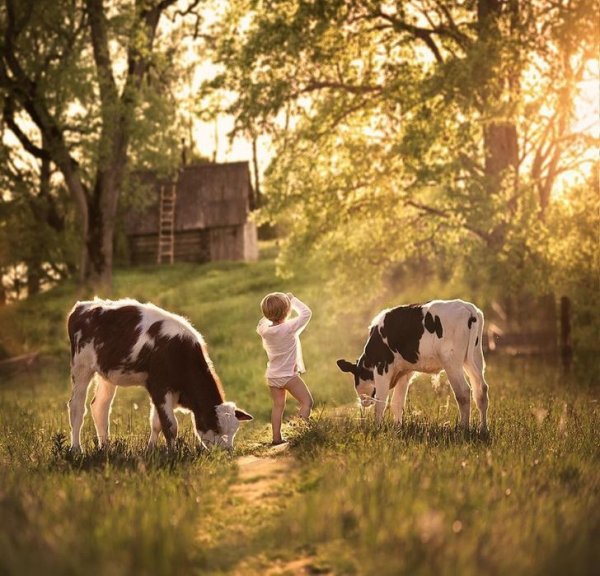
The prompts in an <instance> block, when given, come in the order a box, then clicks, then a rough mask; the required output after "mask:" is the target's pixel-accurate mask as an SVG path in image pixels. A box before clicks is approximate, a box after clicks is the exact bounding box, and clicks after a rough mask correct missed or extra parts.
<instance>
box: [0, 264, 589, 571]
mask: <svg viewBox="0 0 600 576" xmlns="http://www.w3.org/2000/svg"><path fill="white" fill-rule="evenodd" d="M272 290H286V291H287V290H291V291H293V292H295V293H297V294H298V295H299V296H300V297H302V298H303V299H305V300H306V301H307V302H308V303H309V305H311V307H312V308H313V311H314V316H313V320H312V321H311V324H310V325H309V328H308V329H307V331H306V332H305V333H304V335H303V346H304V351H305V357H306V360H307V364H308V367H309V372H308V373H307V375H306V381H307V383H308V385H309V387H310V388H311V390H312V391H313V393H314V396H315V398H316V400H317V406H316V410H315V413H314V419H313V420H312V422H311V423H310V424H309V425H308V426H298V425H291V424H288V425H286V432H287V434H288V437H289V438H290V439H291V440H292V442H291V448H290V450H289V452H290V453H291V454H292V455H293V456H294V457H295V460H296V462H297V463H296V465H295V466H293V467H292V468H291V469H290V473H289V477H288V478H287V479H286V480H285V481H284V482H283V483H280V484H277V485H276V486H275V487H274V488H273V490H275V492H274V493H272V494H270V496H269V498H266V499H265V500H264V501H260V500H259V501H256V502H248V501H246V500H244V498H243V497H242V496H239V495H236V493H235V492H233V491H231V489H230V487H231V484H232V483H234V482H235V481H236V473H237V465H236V457H237V456H238V455H240V454H249V453H252V454H258V455H264V454H266V453H268V450H267V448H266V447H265V445H266V444H267V442H268V440H269V427H268V416H269V411H270V401H269V396H268V392H267V391H266V389H265V384H264V382H263V373H264V368H265V358H264V352H263V350H262V348H261V345H260V339H259V338H258V336H256V334H255V332H254V330H255V326H256V323H257V321H258V318H259V315H260V311H259V307H258V303H259V302H260V299H261V297H262V296H263V295H264V294H265V293H266V292H269V291H272ZM89 296H90V295H89V294H84V295H80V294H78V293H77V289H76V288H75V286H74V285H69V284H64V285H62V286H60V287H59V288H57V289H55V290H53V291H51V292H49V293H46V294H42V295H39V296H38V297H36V298H34V299H32V300H30V301H27V302H20V303H18V304H16V305H14V306H10V307H6V308H4V309H0V344H1V345H2V346H3V347H4V349H5V350H7V351H8V352H10V353H11V354H16V353H21V352H25V351H41V352H42V353H43V354H44V355H45V357H46V358H47V359H46V360H45V361H44V363H43V364H42V367H41V368H40V369H35V370H31V371H29V372H22V373H20V374H16V375H12V376H6V375H4V376H0V378H2V379H1V380H0V430H1V431H2V433H1V434H0V519H1V520H2V521H1V522H0V574H15V575H17V574H18V575H23V574H24V575H27V574H45V575H46V576H54V575H59V574H61V575H62V574H83V573H87V572H90V573H94V574H107V575H111V576H112V575H116V576H119V575H121V574H123V575H125V574H159V575H160V574H174V573H184V572H185V573H192V574H231V573H243V574H264V573H265V572H266V571H267V570H268V569H272V568H273V567H274V566H276V565H278V566H281V567H282V568H281V570H282V571H283V570H285V566H286V562H287V561H289V560H294V559H299V558H300V559H304V560H306V562H308V564H306V565H307V566H308V570H309V571H312V572H313V573H324V572H330V573H337V574H377V575H379V574H407V575H408V574H465V575H467V576H468V575H471V574H473V575H475V574H478V575H479V574H498V575H501V574H509V573H510V574H522V575H529V574H540V575H541V574H592V573H594V570H595V567H596V566H597V565H598V562H599V561H600V558H598V552H597V546H596V543H597V541H598V536H600V530H599V527H600V515H599V510H600V506H599V504H600V502H599V501H598V499H599V493H600V476H599V471H598V470H599V469H598V455H599V451H598V440H597V438H598V433H597V431H598V429H599V424H600V423H599V422H598V403H597V401H598V394H597V388H596V387H595V378H596V375H595V373H593V372H591V371H589V372H585V373H581V374H574V375H571V376H570V377H568V378H567V377H563V376H562V375H561V373H560V371H559V370H557V369H556V368H555V367H554V366H553V364H552V363H542V362H525V361H522V360H510V359H502V358H498V357H490V358H489V359H488V373H487V379H488V382H489V384H490V395H491V407H490V434H489V436H487V437H480V436H478V435H477V434H476V433H474V432H472V433H467V434H464V433H462V432H460V431H458V430H456V429H455V422H456V417H457V409H456V406H455V403H454V399H453V397H452V395H451V391H450V389H449V387H448V385H447V383H446V382H445V379H444V378H442V383H441V385H440V386H438V387H434V386H432V384H431V382H430V379H429V378H427V377H421V378H420V379H419V380H418V381H417V382H416V383H415V384H413V386H412V388H411V390H410V392H409V398H408V404H407V410H406V416H405V424H404V426H403V427H402V428H401V429H398V428H396V427H394V426H393V425H392V424H391V423H389V422H387V423H386V424H384V425H383V426H382V427H381V428H376V427H375V426H374V423H373V421H372V415H370V414H369V415H367V417H366V418H365V419H361V418H360V413H359V411H358V408H357V407H356V406H355V404H354V402H355V400H354V391H353V386H352V382H351V379H350V378H348V377H347V375H343V374H341V373H339V372H338V371H337V368H336V366H335V360H336V359H337V358H339V357H347V358H352V357H355V356H356V355H357V353H358V352H359V351H360V348H361V346H362V344H363V341H364V337H365V334H366V328H365V326H366V323H367V322H368V319H369V317H370V316H371V315H372V314H373V313H374V312H375V310H376V308H377V306H376V305H374V306H375V307H374V308H371V309H365V308H361V309H356V310H352V313H349V314H347V315H339V314H334V313H333V312H332V308H331V307H330V306H329V305H328V302H327V299H326V298H325V297H324V294H323V291H322V279H321V278H320V277H319V274H318V273H316V272H315V274H314V276H303V277H302V278H297V279H295V280H293V281H292V280H287V281H282V280H280V279H278V278H277V277H276V276H275V274H274V264H273V262H272V261H261V262H258V263H255V264H239V263H230V264H211V265H207V266H192V265H176V266H173V267H170V268H157V267H148V268H140V269H134V270H125V271H119V272H117V274H116V275H115V292H114V294H113V297H120V296H132V297H136V298H138V299H140V300H143V301H146V300H150V301H153V302H154V303H156V304H158V305H161V306H164V307H166V308H168V309H170V310H173V311H175V312H178V313H181V314H183V315H185V316H187V317H188V318H189V319H190V320H191V321H192V322H193V323H194V325H195V326H196V327H197V328H198V329H199V330H200V331H201V332H202V333H203V334H204V336H205V338H206V340H207V342H208V346H209V351H210V354H211V356H212V359H213V361H214V363H215V366H216V369H217V372H218V373H219V375H220V377H221V379H222V381H223V384H224V388H225V391H226V394H227V396H228V398H229V399H232V400H235V401H236V402H237V403H238V405H240V406H242V407H243V408H245V409H247V410H249V411H250V412H252V413H253V414H254V415H255V417H256V418H255V421H253V422H251V423H249V424H247V425H244V426H243V427H242V429H241V431H240V433H239V435H238V438H237V439H236V442H237V444H236V449H235V452H234V454H231V455H229V454H224V453H222V452H219V451H215V452H213V453H210V454H204V453H201V452H199V451H198V450H197V448H196V447H195V443H194V439H193V434H192V430H191V426H190V422H189V419H181V418H180V421H181V423H182V426H181V427H180V428H181V429H182V431H183V439H182V441H181V442H180V443H179V444H178V446H177V448H176V450H174V451H172V452H167V451H166V449H165V448H164V446H163V447H161V448H160V449H159V450H157V451H155V452H150V453H147V452H146V451H145V444H146V441H147V437H148V434H149V426H148V421H147V418H148V406H149V404H148V399H147V394H146V392H145V391H144V390H142V389H122V390H119V392H118V394H117V397H116V400H115V403H114V407H113V413H112V416H111V426H112V427H111V432H112V436H113V441H112V443H111V445H110V446H109V448H108V449H106V450H98V449H97V448H96V447H95V443H94V430H93V425H92V422H91V418H89V416H88V418H87V419H86V423H85V426H84V431H83V437H84V448H85V452H84V455H83V456H80V457H74V456H71V455H69V453H68V451H67V449H66V447H67V443H68V442H67V435H68V432H69V429H68V418H67V411H66V401H67V400H68V397H69V393H70V392H69V383H68V342H67V339H66V333H65V324H64V322H65V317H66V314H67V313H68V310H69V309H70V308H71V306H72V305H73V303H74V301H75V300H76V299H77V298H81V297H89ZM440 296H450V294H443V293H442V294H440ZM414 299H415V298H412V297H408V296H407V297H406V300H414ZM397 301H405V299H404V298H401V297H398V300H397ZM345 404H347V406H345V407H344V406H343V405H345ZM475 419H476V417H475V415H474V416H473V422H475Z"/></svg>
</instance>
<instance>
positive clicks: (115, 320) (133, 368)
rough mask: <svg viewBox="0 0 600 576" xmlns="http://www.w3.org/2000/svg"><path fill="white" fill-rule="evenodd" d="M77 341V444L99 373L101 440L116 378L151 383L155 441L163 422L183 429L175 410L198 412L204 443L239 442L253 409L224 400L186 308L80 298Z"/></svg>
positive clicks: (73, 333)
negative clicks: (91, 386) (178, 312)
mask: <svg viewBox="0 0 600 576" xmlns="http://www.w3.org/2000/svg"><path fill="white" fill-rule="evenodd" d="M68 331H69V340H70V341H71V380H72V383H73V390H72V395H71V399H70V400H69V404H68V405H69V419H70V423H71V449H73V450H76V451H78V450H80V449H81V448H80V447H81V438H80V434H81V426H82V424H83V418H84V416H85V414H86V407H85V399H86V395H87V389H88V385H89V384H90V381H91V380H92V377H93V376H94V374H95V375H96V378H95V380H96V393H95V395H94V399H93V400H92V403H91V411H92V417H93V419H94V424H95V426H96V432H97V434H98V443H99V444H100V445H102V444H103V443H104V442H106V440H107V439H108V435H109V414H110V408H111V403H112V401H113V398H114V396H115V392H116V390H117V386H136V385H139V386H145V388H146V389H147V390H148V392H149V394H150V398H151V401H152V404H151V409H150V425H151V434H150V439H149V441H148V446H150V447H152V446H154V445H155V444H156V441H157V439H158V434H159V433H160V431H161V430H162V432H163V434H164V436H165V439H166V440H167V443H168V444H169V445H172V443H173V442H174V440H175V438H176V437H177V419H176V418H175V414H174V411H175V410H183V411H188V412H191V414H192V418H193V421H194V425H195V430H196V434H197V436H198V438H199V440H200V442H201V443H202V444H203V445H206V444H216V445H220V446H223V447H226V448H231V447H233V438H234V436H235V434H236V432H237V430H238V428H239V426H240V424H239V423H240V421H243V420H252V416H250V415H249V414H247V413H246V412H244V411H243V410H239V409H237V408H236V406H235V404H234V403H233V402H225V396H224V394H223V389H222V387H221V383H220V381H219V378H218V376H217V374H216V373H215V370H214V368H213V365H212V362H211V361H210V358H209V357H208V353H207V350H206V345H205V343H204V339H203V338H202V336H201V335H200V334H199V333H198V332H197V331H196V330H195V329H194V328H193V327H192V325H191V324H190V323H189V322H188V321H187V320H186V319H185V318H182V317H181V316H177V315H175V314H171V313H169V312H167V311H165V310H162V309H161V308H158V307H157V306H154V305H153V304H140V303H139V302H137V301H136V300H130V299H125V300H117V301H111V300H100V299H98V298H96V299H95V300H93V301H89V302H77V304H75V306H74V307H73V309H72V310H71V313H70V314H69V318H68Z"/></svg>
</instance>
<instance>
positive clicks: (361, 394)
mask: <svg viewBox="0 0 600 576" xmlns="http://www.w3.org/2000/svg"><path fill="white" fill-rule="evenodd" d="M337 365H338V368H339V369H340V370H341V371H342V372H350V373H351V374H353V375H354V388H355V389H356V394H357V395H358V398H359V400H360V403H361V405H362V406H363V407H365V408H366V407H368V406H372V405H373V404H375V377H374V374H373V369H372V368H370V367H368V366H366V365H365V356H364V355H363V356H361V357H360V358H359V359H358V360H357V361H356V363H355V364H353V363H352V362H348V360H338V361H337Z"/></svg>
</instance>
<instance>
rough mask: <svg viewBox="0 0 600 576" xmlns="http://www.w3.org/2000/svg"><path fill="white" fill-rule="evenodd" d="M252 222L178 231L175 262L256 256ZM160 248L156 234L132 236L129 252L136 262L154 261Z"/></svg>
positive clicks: (245, 258)
mask: <svg viewBox="0 0 600 576" xmlns="http://www.w3.org/2000/svg"><path fill="white" fill-rule="evenodd" d="M249 225H251V226H253V223H246V224H242V225H238V226H220V227H217V228H210V229H207V230H186V231H180V232H176V233H175V262H197V263H202V262H212V261H215V260H247V259H256V257H257V256H258V253H257V250H256V244H253V245H249V243H252V234H250V233H249V232H248V230H247V228H248V226H249ZM157 250H158V235H157V234H143V235H137V236H130V237H129V253H130V259H131V263H132V264H133V265H138V264H155V263H156V258H157Z"/></svg>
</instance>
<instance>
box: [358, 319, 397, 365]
mask: <svg viewBox="0 0 600 576" xmlns="http://www.w3.org/2000/svg"><path fill="white" fill-rule="evenodd" d="M393 361H394V354H393V353H392V351H391V350H390V348H389V346H388V345H387V344H386V343H385V342H384V341H383V338H382V337H381V334H380V332H379V328H378V327H377V326H373V327H372V328H371V335H370V336H369V339H368V340H367V345H366V346H365V353H364V360H363V362H364V366H365V368H376V369H377V372H378V373H379V375H380V376H381V375H382V374H383V373H384V372H387V371H388V367H389V365H390V364H391V363H392V362H393Z"/></svg>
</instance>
